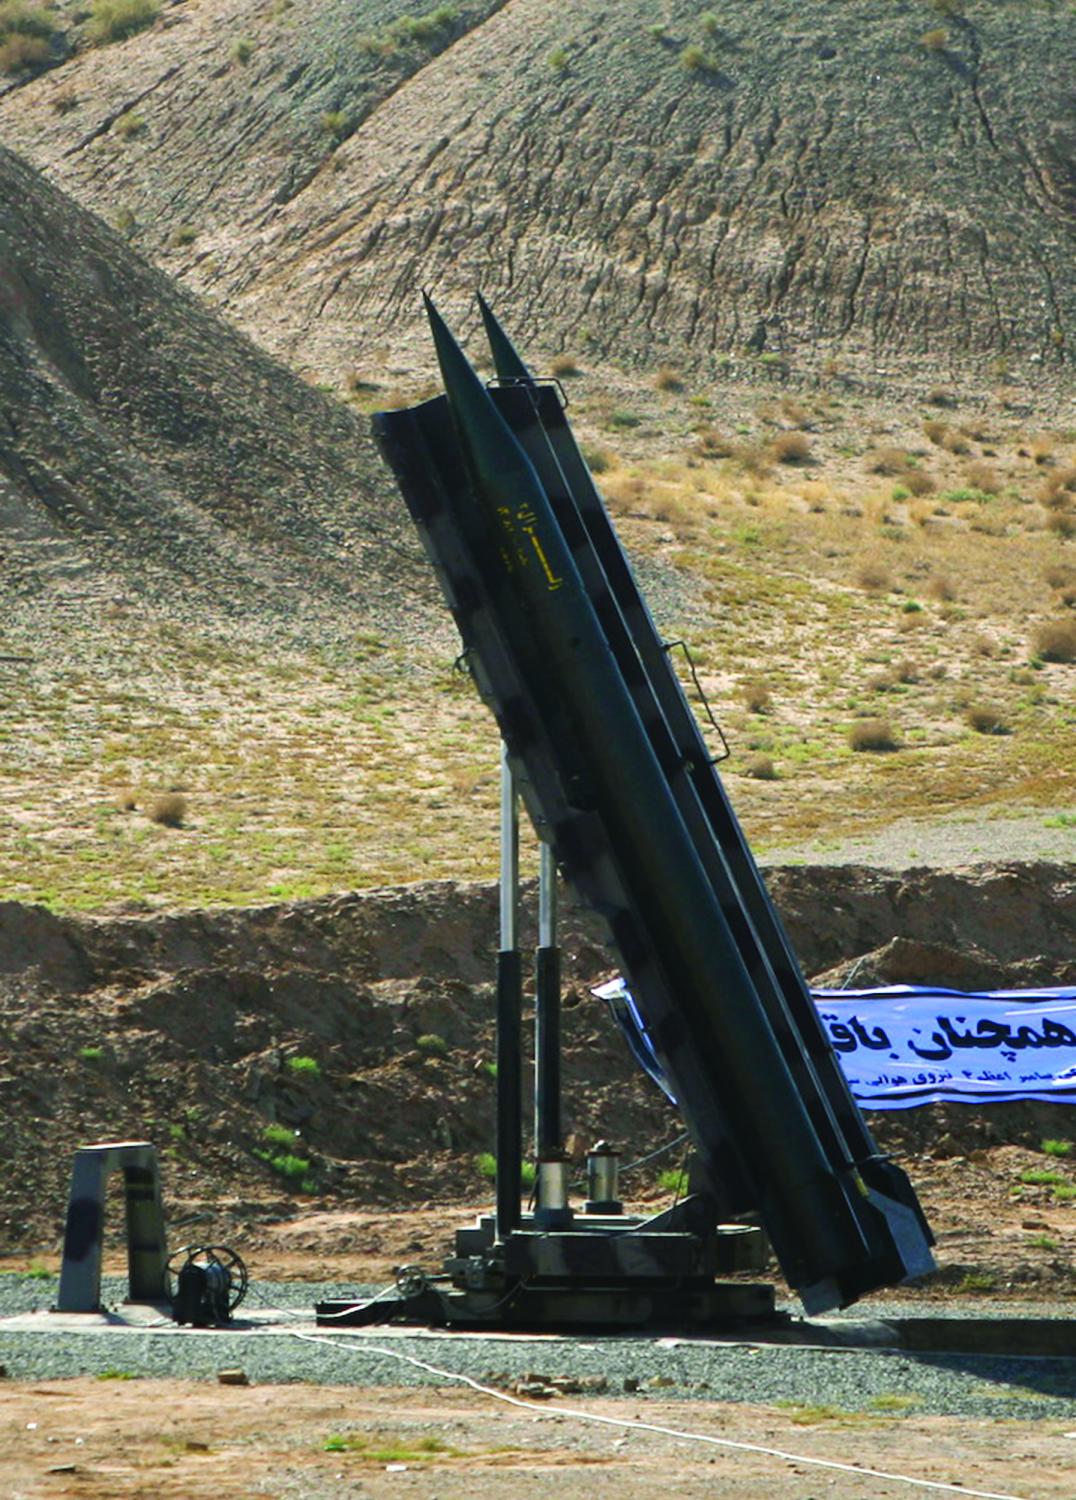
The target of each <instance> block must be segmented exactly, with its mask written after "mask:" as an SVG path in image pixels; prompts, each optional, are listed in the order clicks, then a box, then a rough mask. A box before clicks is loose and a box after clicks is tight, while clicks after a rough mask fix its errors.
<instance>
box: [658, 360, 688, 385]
mask: <svg viewBox="0 0 1076 1500" xmlns="http://www.w3.org/2000/svg"><path fill="white" fill-rule="evenodd" d="M654 385H655V387H656V388H657V389H658V390H659V391H682V390H683V389H684V382H683V380H682V378H681V376H680V372H679V370H674V369H673V367H672V365H662V367H661V369H660V370H659V371H658V373H657V374H656V375H655V376H654Z"/></svg>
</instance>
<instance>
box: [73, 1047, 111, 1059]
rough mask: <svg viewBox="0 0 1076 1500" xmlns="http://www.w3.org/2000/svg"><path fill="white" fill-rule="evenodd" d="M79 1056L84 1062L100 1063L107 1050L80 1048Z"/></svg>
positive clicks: (101, 1048)
mask: <svg viewBox="0 0 1076 1500" xmlns="http://www.w3.org/2000/svg"><path fill="white" fill-rule="evenodd" d="M78 1055H79V1057H80V1058H81V1059H82V1061H83V1062H88V1063H95V1062H100V1061H101V1059H102V1057H104V1055H105V1049H104V1048H103V1047H80V1048H79V1049H78Z"/></svg>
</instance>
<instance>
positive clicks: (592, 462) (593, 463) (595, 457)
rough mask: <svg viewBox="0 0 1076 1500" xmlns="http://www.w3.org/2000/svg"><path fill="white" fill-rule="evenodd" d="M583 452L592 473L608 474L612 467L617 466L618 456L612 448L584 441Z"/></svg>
mask: <svg viewBox="0 0 1076 1500" xmlns="http://www.w3.org/2000/svg"><path fill="white" fill-rule="evenodd" d="M582 453H583V458H584V460H585V462H586V466H587V468H588V469H589V470H590V472H591V473H592V474H607V473H608V472H609V470H610V469H615V468H616V464H617V457H616V454H615V453H614V452H613V450H612V448H604V447H601V446H592V445H591V444H590V443H584V444H583V448H582Z"/></svg>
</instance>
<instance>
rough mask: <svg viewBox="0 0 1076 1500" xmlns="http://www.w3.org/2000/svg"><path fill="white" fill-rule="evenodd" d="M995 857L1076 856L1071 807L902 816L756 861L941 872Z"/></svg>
mask: <svg viewBox="0 0 1076 1500" xmlns="http://www.w3.org/2000/svg"><path fill="white" fill-rule="evenodd" d="M999 859H1004V860H1006V861H1008V860H1037V859H1043V860H1076V813H1074V812H1073V810H1072V809H1071V808H1069V809H1065V808H1048V807H1047V808H1039V809H1036V811H1035V812H1032V813H1024V814H1022V815H1021V816H1019V817H1013V818H1007V817H1004V816H1000V815H987V816H985V817H984V816H982V815H979V816H975V817H969V816H968V814H967V813H954V814H952V815H950V816H948V817H939V818H932V819H931V820H930V821H929V822H926V821H921V820H918V819H911V818H907V819H902V820H898V821H897V822H895V823H890V824H889V825H888V826H887V827H885V828H879V829H877V830H875V831H872V832H870V833H867V834H865V835H864V836H863V837H862V838H855V839H844V840H839V841H836V840H825V839H820V840H818V841H816V842H815V843H812V844H797V845H780V846H773V847H769V848H767V849H766V852H765V855H764V857H763V858H762V859H761V861H760V862H761V863H762V864H763V865H767V864H770V865H787V864H792V863H802V864H812V865H813V864H820V865H871V866H874V867H876V868H878V869H884V870H907V869H911V868H913V867H920V866H926V867H928V868H930V869H935V870H941V869H955V868H957V867H960V866H963V865H981V864H989V863H993V862H995V861H997V860H999Z"/></svg>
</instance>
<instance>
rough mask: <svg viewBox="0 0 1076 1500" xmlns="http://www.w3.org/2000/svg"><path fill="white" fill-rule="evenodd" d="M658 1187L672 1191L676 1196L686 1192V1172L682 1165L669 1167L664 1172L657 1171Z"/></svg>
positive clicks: (679, 1196)
mask: <svg viewBox="0 0 1076 1500" xmlns="http://www.w3.org/2000/svg"><path fill="white" fill-rule="evenodd" d="M658 1187H660V1188H663V1189H664V1190H665V1192H667V1193H674V1194H675V1195H676V1197H677V1198H682V1197H683V1196H684V1194H685V1193H686V1192H687V1173H686V1172H685V1171H684V1169H683V1167H669V1168H668V1169H667V1170H666V1171H664V1172H659V1173H658Z"/></svg>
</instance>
